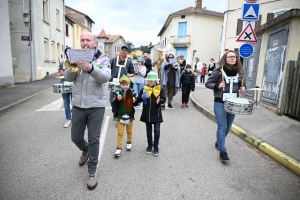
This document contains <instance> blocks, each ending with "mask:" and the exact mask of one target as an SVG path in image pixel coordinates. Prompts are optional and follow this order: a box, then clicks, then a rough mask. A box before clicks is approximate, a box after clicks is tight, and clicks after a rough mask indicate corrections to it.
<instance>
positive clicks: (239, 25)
mask: <svg viewBox="0 0 300 200" xmlns="http://www.w3.org/2000/svg"><path fill="white" fill-rule="evenodd" d="M242 30H243V20H241V19H238V20H237V27H236V35H239V34H240V33H241V32H242Z"/></svg>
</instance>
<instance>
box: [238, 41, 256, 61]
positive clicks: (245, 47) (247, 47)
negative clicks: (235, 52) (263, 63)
mask: <svg viewBox="0 0 300 200" xmlns="http://www.w3.org/2000/svg"><path fill="white" fill-rule="evenodd" d="M253 51H254V48H253V46H252V45H251V44H248V43H245V44H242V46H241V47H240V49H239V53H240V56H242V57H243V58H249V57H250V56H252V54H253Z"/></svg>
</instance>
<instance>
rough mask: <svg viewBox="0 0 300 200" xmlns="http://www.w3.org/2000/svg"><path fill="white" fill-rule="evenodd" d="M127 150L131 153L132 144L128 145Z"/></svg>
mask: <svg viewBox="0 0 300 200" xmlns="http://www.w3.org/2000/svg"><path fill="white" fill-rule="evenodd" d="M126 149H127V151H131V143H127V144H126Z"/></svg>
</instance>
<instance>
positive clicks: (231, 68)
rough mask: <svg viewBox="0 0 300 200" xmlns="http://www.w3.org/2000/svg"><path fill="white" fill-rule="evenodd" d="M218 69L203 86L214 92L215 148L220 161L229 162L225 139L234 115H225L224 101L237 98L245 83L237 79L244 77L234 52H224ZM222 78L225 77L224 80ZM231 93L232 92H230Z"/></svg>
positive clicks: (243, 89) (243, 90)
mask: <svg viewBox="0 0 300 200" xmlns="http://www.w3.org/2000/svg"><path fill="white" fill-rule="evenodd" d="M218 64H219V67H218V68H217V69H216V70H214V71H213V72H212V74H211V76H210V77H209V78H208V80H207V81H206V83H205V86H206V87H207V88H209V89H212V90H213V91H214V113H215V116H216V120H217V125H218V128H217V133H216V136H217V141H216V143H215V147H216V148H218V149H219V152H220V160H221V161H222V162H229V157H228V154H227V149H226V146H225V139H226V136H227V134H228V133H229V131H230V127H231V125H232V123H233V120H234V117H235V114H231V113H227V112H226V111H225V109H224V101H225V98H226V97H228V96H230V95H231V96H234V95H235V96H236V97H238V96H239V92H240V93H244V92H245V87H246V85H245V81H240V80H239V78H238V77H244V76H243V73H244V70H243V66H242V64H241V62H240V60H239V58H238V55H237V53H236V52H235V51H232V50H230V51H228V52H226V53H225V54H224V55H223V56H222V58H221V60H220V61H219V63H218ZM222 77H226V78H225V79H224V80H223V78H222ZM231 91H232V92H231Z"/></svg>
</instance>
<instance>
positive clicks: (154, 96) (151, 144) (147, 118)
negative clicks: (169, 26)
mask: <svg viewBox="0 0 300 200" xmlns="http://www.w3.org/2000/svg"><path fill="white" fill-rule="evenodd" d="M146 81H147V85H145V86H144V89H143V90H142V91H140V93H139V95H138V98H137V101H138V102H143V109H142V115H141V118H140V120H141V121H142V122H144V123H145V124H146V133H147V143H148V146H147V148H146V153H147V154H151V153H152V151H153V155H154V156H159V139H160V124H161V123H162V122H163V117H162V113H161V104H163V103H165V101H166V98H165V92H164V90H163V88H161V86H160V85H159V84H158V83H157V81H159V79H158V75H157V73H155V72H150V73H148V75H147V78H146ZM152 126H153V127H152ZM152 128H153V129H154V141H153V137H152Z"/></svg>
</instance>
